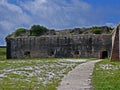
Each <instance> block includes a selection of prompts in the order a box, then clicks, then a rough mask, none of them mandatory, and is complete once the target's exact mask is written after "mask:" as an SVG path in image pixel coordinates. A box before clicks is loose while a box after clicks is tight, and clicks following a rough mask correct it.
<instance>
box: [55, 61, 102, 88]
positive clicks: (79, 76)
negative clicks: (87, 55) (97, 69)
mask: <svg viewBox="0 0 120 90" xmlns="http://www.w3.org/2000/svg"><path fill="white" fill-rule="evenodd" d="M99 61H100V60H95V61H89V62H86V63H83V64H80V65H78V66H77V67H76V68H75V69H73V70H72V71H70V72H69V73H68V74H67V75H66V76H65V77H64V78H63V79H62V82H61V83H60V85H59V86H58V87H57V90H90V88H92V86H91V77H92V72H93V68H94V64H95V63H96V62H99Z"/></svg>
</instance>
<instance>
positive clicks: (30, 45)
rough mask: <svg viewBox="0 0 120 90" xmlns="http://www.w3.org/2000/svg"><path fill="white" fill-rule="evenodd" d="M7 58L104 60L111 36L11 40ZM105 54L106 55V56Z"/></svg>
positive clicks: (110, 42)
mask: <svg viewBox="0 0 120 90" xmlns="http://www.w3.org/2000/svg"><path fill="white" fill-rule="evenodd" d="M6 41H7V58H8V59H9V58H41V57H57V58H72V57H78V58H90V57H91V58H92V57H93V58H104V57H105V55H106V57H109V56H110V54H111V47H112V36H111V35H107V34H106V35H93V34H92V35H87V34H85V35H84V34H81V35H73V36H72V35H70V36H65V35H62V36H57V35H48V36H47V35H46V36H39V37H35V36H28V37H16V38H9V39H7V40H6ZM104 54H105V55H104Z"/></svg>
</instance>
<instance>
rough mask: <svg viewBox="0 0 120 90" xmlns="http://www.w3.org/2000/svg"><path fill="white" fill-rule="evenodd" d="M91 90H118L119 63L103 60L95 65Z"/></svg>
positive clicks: (119, 88)
mask: <svg viewBox="0 0 120 90" xmlns="http://www.w3.org/2000/svg"><path fill="white" fill-rule="evenodd" d="M93 85H94V89H93V90H120V62H110V60H109V59H105V60H103V61H101V62H99V63H97V64H96V65H95V68H94V73H93Z"/></svg>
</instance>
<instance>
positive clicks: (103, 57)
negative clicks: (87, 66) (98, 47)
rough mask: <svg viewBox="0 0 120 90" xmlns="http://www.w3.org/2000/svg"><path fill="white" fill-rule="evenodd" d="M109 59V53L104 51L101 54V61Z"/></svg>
mask: <svg viewBox="0 0 120 90" xmlns="http://www.w3.org/2000/svg"><path fill="white" fill-rule="evenodd" d="M105 58H108V52H107V51H102V52H101V54H100V59H105Z"/></svg>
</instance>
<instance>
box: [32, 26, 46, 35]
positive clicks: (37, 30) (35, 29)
mask: <svg viewBox="0 0 120 90" xmlns="http://www.w3.org/2000/svg"><path fill="white" fill-rule="evenodd" d="M47 31H48V29H47V28H46V27H44V26H40V25H33V26H32V27H31V29H30V35H32V36H40V35H42V34H44V33H45V32H47Z"/></svg>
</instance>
